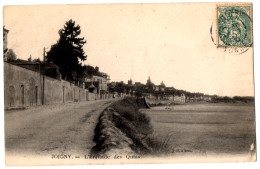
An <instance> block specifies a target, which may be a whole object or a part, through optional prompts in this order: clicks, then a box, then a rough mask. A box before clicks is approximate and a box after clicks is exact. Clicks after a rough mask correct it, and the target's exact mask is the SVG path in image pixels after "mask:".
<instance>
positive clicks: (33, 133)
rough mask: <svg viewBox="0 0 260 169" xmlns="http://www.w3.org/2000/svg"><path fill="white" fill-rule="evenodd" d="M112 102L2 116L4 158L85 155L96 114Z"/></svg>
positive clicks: (73, 105) (35, 110) (42, 109)
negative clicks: (3, 120) (12, 156)
mask: <svg viewBox="0 0 260 169" xmlns="http://www.w3.org/2000/svg"><path fill="white" fill-rule="evenodd" d="M114 101H115V100H99V101H95V102H93V101H92V102H82V103H69V104H60V105H49V106H40V107H35V108H30V109H28V110H23V111H13V112H11V111H8V112H6V113H5V142H6V146H5V147H6V155H14V154H15V155H16V156H17V155H19V154H22V155H23V156H26V154H27V155H33V154H35V155H43V156H46V155H48V156H51V155H52V154H74V155H80V156H81V155H84V154H88V153H89V151H90V149H91V148H92V147H93V146H94V145H95V143H94V142H93V141H92V139H93V137H94V128H95V126H96V124H97V121H98V117H99V115H100V113H101V112H102V111H103V110H104V108H106V107H107V106H108V105H109V104H111V103H112V102H114Z"/></svg>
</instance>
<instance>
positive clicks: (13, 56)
mask: <svg viewBox="0 0 260 169" xmlns="http://www.w3.org/2000/svg"><path fill="white" fill-rule="evenodd" d="M6 55H7V60H8V61H10V60H16V58H17V57H16V54H15V53H14V51H13V49H9V50H8V51H7V54H6Z"/></svg>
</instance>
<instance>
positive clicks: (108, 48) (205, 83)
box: [4, 3, 254, 96]
mask: <svg viewBox="0 0 260 169" xmlns="http://www.w3.org/2000/svg"><path fill="white" fill-rule="evenodd" d="M204 6H207V10H202V9H203V5H201V4H200V5H198V6H197V8H194V6H193V7H189V6H188V5H185V6H184V5H183V4H156V5H153V4H131V5H123V4H114V5H109V4H107V5H71V6H66V5H63V6H59V5H53V6H51V5H44V6H21V7H20V8H19V9H18V8H14V7H13V6H7V7H4V26H5V28H6V29H8V30H10V31H9V33H8V48H9V49H13V50H14V52H15V53H16V55H17V57H18V58H20V59H28V58H29V57H30V55H31V56H32V59H35V58H40V59H41V60H42V58H43V48H44V47H45V48H46V50H47V51H48V50H49V49H50V48H51V45H53V44H55V43H56V42H57V40H58V39H59V35H58V31H59V29H62V28H63V26H64V24H65V22H66V21H68V20H69V19H73V20H74V21H76V24H79V25H80V26H81V30H82V32H81V35H80V36H81V37H84V38H85V39H86V41H87V43H86V44H85V47H84V50H85V52H86V53H87V55H88V58H87V61H85V62H84V64H87V65H92V66H98V67H99V68H100V71H102V72H104V73H107V74H108V75H110V78H111V81H124V82H125V83H127V81H128V80H129V79H132V80H133V82H141V83H144V84H145V83H146V80H147V79H148V76H150V77H151V80H152V82H153V83H155V84H158V85H159V84H160V83H161V81H163V82H164V83H165V85H166V86H168V87H172V86H173V87H174V88H176V89H182V90H186V91H189V92H200V93H204V94H210V95H213V94H217V95H219V96H237V95H239V96H253V95H254V81H253V57H252V56H253V50H252V48H249V50H248V51H247V52H246V53H244V54H242V55H235V54H230V53H228V52H224V49H223V48H222V49H221V48H217V47H216V46H215V45H214V43H213V42H212V41H211V34H210V31H209V30H210V27H211V26H212V24H213V23H214V22H215V21H212V20H209V18H212V15H215V5H214V4H211V3H205V4H204ZM209 10H211V12H210V11H209ZM209 14H210V15H209ZM213 26H214V24H213ZM191 29H192V31H191ZM193 32H198V33H197V34H194V33H193Z"/></svg>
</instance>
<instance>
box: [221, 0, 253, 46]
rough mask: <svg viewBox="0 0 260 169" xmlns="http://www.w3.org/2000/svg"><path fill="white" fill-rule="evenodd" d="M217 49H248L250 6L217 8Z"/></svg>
mask: <svg viewBox="0 0 260 169" xmlns="http://www.w3.org/2000/svg"><path fill="white" fill-rule="evenodd" d="M217 39H218V40H217V42H218V44H217V45H218V47H250V46H251V45H252V5H251V3H250V4H243V5H236V6H234V5H218V6H217Z"/></svg>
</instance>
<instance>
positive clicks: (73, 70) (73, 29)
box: [46, 20, 87, 80]
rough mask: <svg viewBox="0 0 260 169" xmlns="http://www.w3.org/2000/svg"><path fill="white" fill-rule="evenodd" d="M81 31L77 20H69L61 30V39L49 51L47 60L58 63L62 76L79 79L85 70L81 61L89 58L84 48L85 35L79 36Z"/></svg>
mask: <svg viewBox="0 0 260 169" xmlns="http://www.w3.org/2000/svg"><path fill="white" fill-rule="evenodd" d="M80 33H81V29H80V26H79V25H76V24H75V21H73V20H69V21H67V22H66V23H65V25H64V28H63V29H60V30H59V35H60V38H59V40H58V41H57V43H56V44H54V45H52V46H51V49H50V51H49V52H47V57H46V59H47V62H53V63H55V64H57V65H58V66H59V67H60V72H61V74H62V77H63V78H67V79H68V80H77V79H78V78H79V77H81V76H82V73H83V71H84V69H83V68H82V65H81V63H80V61H84V60H86V59H87V55H86V54H85V52H84V50H83V46H84V44H85V43H86V41H84V37H83V38H80V37H79V35H80Z"/></svg>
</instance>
